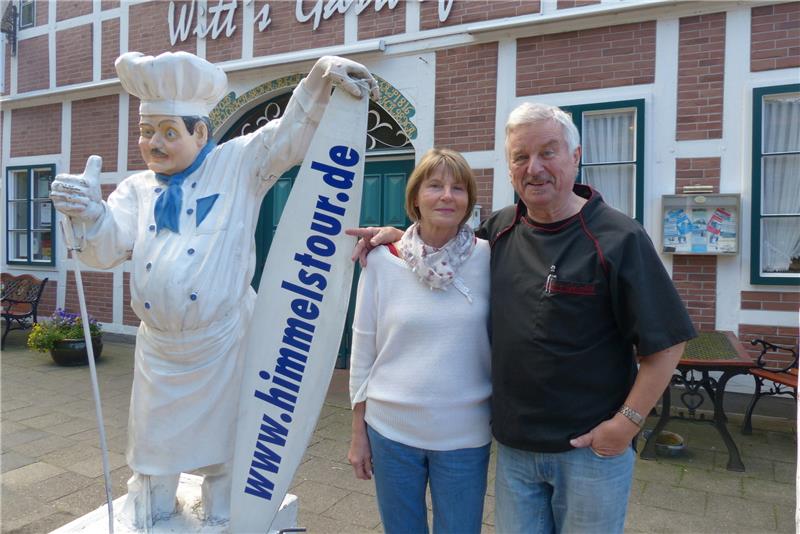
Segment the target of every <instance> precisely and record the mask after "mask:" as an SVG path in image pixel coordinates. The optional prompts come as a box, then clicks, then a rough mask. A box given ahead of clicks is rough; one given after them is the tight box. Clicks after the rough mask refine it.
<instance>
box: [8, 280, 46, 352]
mask: <svg viewBox="0 0 800 534" xmlns="http://www.w3.org/2000/svg"><path fill="white" fill-rule="evenodd" d="M47 280H48V279H47V278H45V279H44V280H39V279H38V278H36V277H35V276H31V275H29V274H21V275H19V276H13V275H10V274H8V273H3V294H2V297H0V299H2V308H3V319H5V323H6V325H5V330H4V331H3V338H2V340H0V348H2V347H5V344H6V336H7V335H8V333H9V332H10V331H11V330H20V329H24V328H30V327H31V326H32V325H33V323H35V322H37V319H38V318H37V314H38V308H39V299H40V298H41V297H42V292H43V291H44V286H45V285H46V284H47ZM15 323H16V326H14V324H15Z"/></svg>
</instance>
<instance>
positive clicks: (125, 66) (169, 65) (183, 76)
mask: <svg viewBox="0 0 800 534" xmlns="http://www.w3.org/2000/svg"><path fill="white" fill-rule="evenodd" d="M114 67H116V69H117V75H118V76H119V81H120V82H121V83H122V87H123V88H124V89H125V90H126V91H127V92H128V93H130V94H132V95H133V96H136V97H138V98H139V99H140V100H141V104H140V105H139V114H140V115H173V116H199V117H207V116H208V114H209V112H210V111H211V110H212V109H214V106H215V105H216V104H217V102H219V101H220V100H221V99H222V97H223V96H224V95H225V91H227V89H228V78H227V76H225V73H224V72H223V71H222V69H220V68H219V67H217V66H216V65H212V64H211V63H209V62H208V61H206V60H205V59H201V58H199V57H197V56H195V55H194V54H190V53H188V52H164V53H163V54H160V55H158V56H156V57H153V56H145V55H144V54H142V53H141V52H128V53H126V54H122V55H121V56H119V57H118V58H117V61H115V62H114Z"/></svg>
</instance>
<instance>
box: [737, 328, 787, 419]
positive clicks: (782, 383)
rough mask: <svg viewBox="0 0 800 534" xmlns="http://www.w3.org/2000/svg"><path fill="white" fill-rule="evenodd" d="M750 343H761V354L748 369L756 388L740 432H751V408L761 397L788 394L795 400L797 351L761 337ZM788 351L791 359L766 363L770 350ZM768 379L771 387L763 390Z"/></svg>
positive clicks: (776, 351) (775, 351) (777, 351)
mask: <svg viewBox="0 0 800 534" xmlns="http://www.w3.org/2000/svg"><path fill="white" fill-rule="evenodd" d="M750 344H751V345H761V354H759V355H758V360H757V361H756V365H757V367H753V368H752V369H750V374H751V375H753V378H755V381H756V390H755V393H753V400H751V401H750V405H749V406H748V407H747V412H746V413H745V416H744V423H743V425H742V434H748V435H749V434H752V433H753V427H752V424H751V421H750V420H751V418H752V417H753V409H754V408H755V407H756V403H757V402H758V400H759V399H760V398H761V397H764V396H767V395H782V394H789V395H791V396H792V397H794V398H795V400H797V352H796V351H795V350H794V349H793V348H789V347H783V346H781V345H775V344H774V343H770V342H769V341H764V340H763V339H754V340H752V341H750ZM781 351H783V352H788V353H789V354H791V356H792V358H791V361H789V362H788V363H784V362H781V363H780V364H778V365H777V366H776V365H772V366H770V365H768V363H767V361H766V360H767V358H766V356H767V354H768V353H770V352H774V353H780V352H781ZM765 380H769V381H770V382H771V384H772V387H771V388H770V389H769V390H766V391H765V390H763V389H762V387H763V386H764V381H765Z"/></svg>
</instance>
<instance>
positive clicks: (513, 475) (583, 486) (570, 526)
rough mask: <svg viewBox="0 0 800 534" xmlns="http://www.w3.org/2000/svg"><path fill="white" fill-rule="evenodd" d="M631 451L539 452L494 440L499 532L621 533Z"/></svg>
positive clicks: (629, 449) (632, 452)
mask: <svg viewBox="0 0 800 534" xmlns="http://www.w3.org/2000/svg"><path fill="white" fill-rule="evenodd" d="M635 454H636V453H635V451H634V450H633V448H632V447H628V448H627V449H626V450H625V452H624V453H622V454H620V455H619V456H613V457H601V456H598V455H597V454H595V452H594V451H592V449H590V448H588V447H587V448H585V449H573V450H571V451H567V452H559V453H539V452H530V451H524V450H519V449H513V448H511V447H506V446H504V445H502V444H500V443H498V444H497V478H496V480H495V527H496V530H497V532H498V533H502V534H519V533H542V534H549V533H553V532H556V533H565V534H571V533H579V532H581V533H582V532H588V533H600V532H602V533H603V534H614V533H621V532H622V531H623V527H624V526H625V512H626V510H627V507H628V495H629V493H630V489H631V479H632V477H633V465H634V460H635Z"/></svg>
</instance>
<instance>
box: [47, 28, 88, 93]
mask: <svg viewBox="0 0 800 534" xmlns="http://www.w3.org/2000/svg"><path fill="white" fill-rule="evenodd" d="M90 81H92V25H91V24H84V25H83V26H78V27H75V28H69V29H68V30H61V31H59V32H56V85H70V84H73V83H81V82H90Z"/></svg>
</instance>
